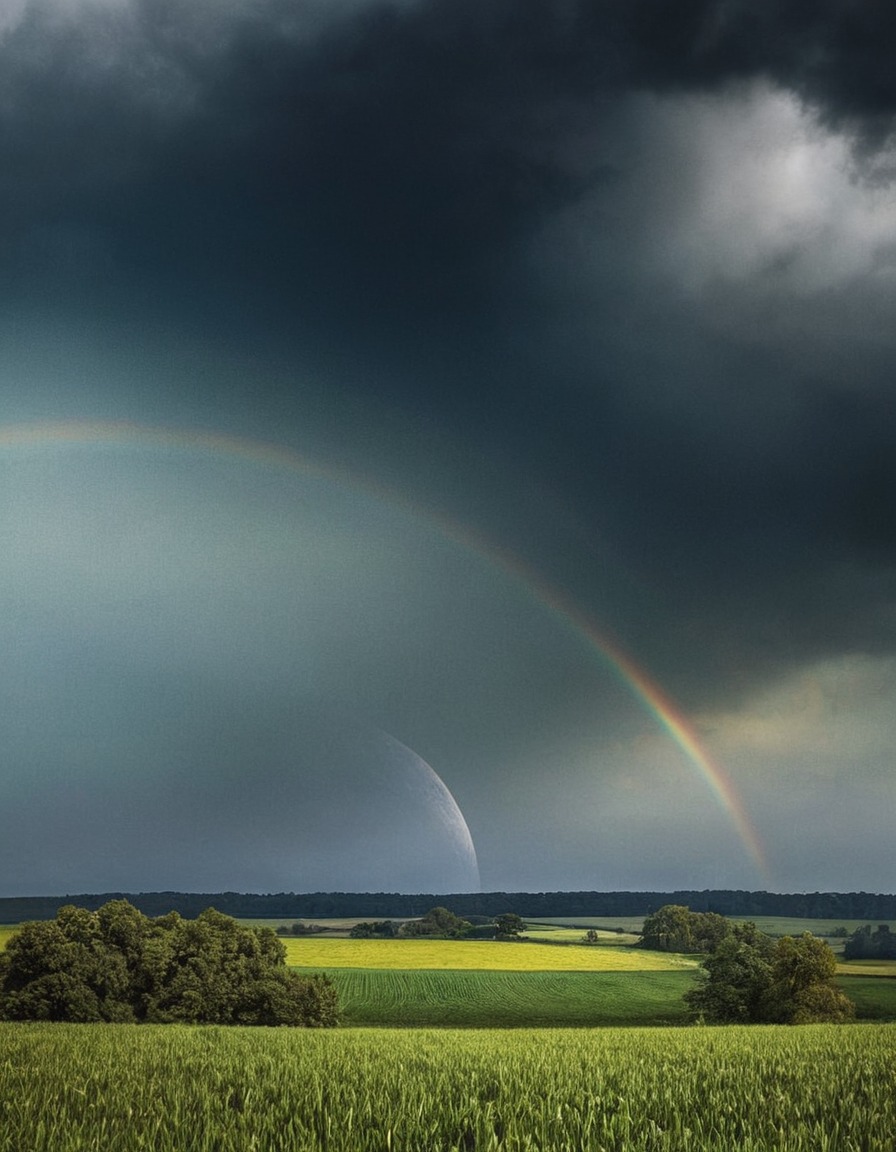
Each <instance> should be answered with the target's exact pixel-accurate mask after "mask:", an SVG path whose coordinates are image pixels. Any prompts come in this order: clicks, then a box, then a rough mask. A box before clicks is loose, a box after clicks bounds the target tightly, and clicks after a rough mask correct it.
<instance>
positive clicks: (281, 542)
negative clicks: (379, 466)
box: [0, 443, 479, 895]
mask: <svg viewBox="0 0 896 1152" xmlns="http://www.w3.org/2000/svg"><path fill="white" fill-rule="evenodd" d="M0 484H2V486H3V500H2V501H0V651H2V653H3V659H2V661H0V717H2V730H3V736H2V761H0V895H16V894H19V895H24V894H48V895H65V894H77V893H84V892H109V891H125V892H139V891H151V890H176V891H200V892H219V891H226V890H232V891H242V892H253V891H254V892H280V891H285V892H289V891H292V892H310V891H337V890H341V891H368V892H370V891H373V892H376V891H402V892H421V893H439V892H441V893H445V892H458V891H476V890H478V888H479V870H478V865H477V859H476V853H475V851H474V848H473V841H472V839H471V836H470V832H469V829H468V827H467V824H466V821H465V820H464V817H463V815H462V814H461V810H460V808H459V807H458V805H457V803H456V802H455V800H454V797H453V796H452V793H451V792H450V791H449V789H448V787H447V786H446V784H445V783H444V782H443V781H442V779H441V778H440V776H439V775H438V774H437V772H436V771H435V770H434V769H433V768H432V767H430V765H429V764H428V763H427V762H426V761H425V760H424V759H422V758H421V757H420V756H418V755H417V754H416V753H415V752H414V751H412V750H411V749H410V748H409V747H407V746H406V745H405V744H404V743H402V742H401V741H400V740H399V739H397V738H396V737H394V736H392V735H388V734H387V732H386V731H384V730H383V729H387V728H388V729H391V730H392V731H395V728H394V725H392V724H391V723H390V721H389V718H388V716H387V715H386V712H387V711H388V709H387V708H385V707H376V706H374V707H368V706H367V703H368V701H364V700H360V701H358V700H357V697H358V696H359V695H360V693H359V692H358V685H359V684H361V686H362V687H363V685H364V684H371V685H373V686H374V687H376V688H377V690H378V691H379V693H380V697H381V698H382V699H383V700H386V702H387V703H388V700H389V699H391V698H393V697H397V698H401V697H402V696H403V695H404V692H403V688H402V686H403V685H406V684H407V683H409V682H413V681H414V680H415V679H416V680H419V672H418V671H417V670H416V669H417V666H418V664H419V655H418V652H419V649H421V647H422V646H423V645H424V643H425V642H426V637H427V635H428V634H427V633H426V632H425V631H424V630H423V627H422V625H420V624H418V622H417V621H418V620H419V619H420V618H421V616H425V617H426V618H427V619H436V618H437V615H438V614H437V612H436V610H435V608H433V607H431V606H430V605H429V603H428V601H427V600H426V598H425V594H426V588H427V587H428V582H427V581H426V580H425V579H421V578H420V572H419V567H420V566H419V564H417V565H416V566H415V547H416V551H417V552H419V553H421V554H422V553H423V549H422V548H421V545H420V533H419V532H417V534H416V535H412V536H411V538H410V542H407V541H406V539H405V537H406V534H407V531H408V529H407V528H406V527H405V523H406V518H405V517H404V516H403V515H402V514H396V513H393V512H391V511H390V510H389V509H387V508H383V507H382V505H381V504H380V503H378V502H377V501H376V500H373V499H370V498H367V497H365V496H364V495H363V494H358V493H356V492H354V491H348V492H346V491H344V490H342V489H340V488H339V487H338V486H336V485H333V484H331V483H329V482H328V481H317V482H316V481H314V480H313V479H312V480H308V479H306V478H305V477H297V476H293V475H291V474H287V475H285V476H284V475H282V474H281V473H278V472H277V471H276V470H274V471H272V470H271V469H270V468H267V467H259V466H255V465H253V464H252V462H249V463H248V464H247V463H245V462H241V461H233V460H230V459H224V460H223V461H220V462H218V461H212V460H208V459H207V458H203V457H202V456H201V455H198V456H197V454H196V453H193V454H190V453H184V452H179V451H172V452H168V453H166V452H164V451H159V450H158V449H157V447H156V445H154V444H150V445H149V446H148V447H145V446H144V450H142V451H141V446H140V445H139V444H138V445H137V447H136V448H134V449H131V448H129V447H128V446H125V447H124V448H123V449H122V450H118V449H117V448H116V447H114V446H113V448H112V449H109V450H106V449H105V448H104V446H103V445H99V446H94V445H90V444H88V445H86V446H85V447H84V449H83V450H79V448H78V445H77V444H76V445H74V446H69V445H66V444H62V445H57V444H55V443H54V444H50V445H44V444H37V445H30V444H29V445H26V449H25V450H24V451H22V452H16V451H12V450H10V451H8V452H6V453H5V454H4V453H3V452H0ZM417 589H421V590H422V591H421V592H420V593H419V594H418V593H417V591H416V590H417ZM421 595H422V596H424V599H423V604H424V605H426V611H425V612H424V608H423V607H422V606H421V605H420V604H417V601H416V600H415V596H417V598H418V599H419V596H421ZM412 640H413V642H414V643H413V644H412V643H411V641H412ZM415 645H416V647H415ZM409 677H410V680H409V679H408V678H409ZM374 704H376V701H374ZM400 735H402V733H401V732H396V736H400ZM409 742H414V738H413V737H410V739H409Z"/></svg>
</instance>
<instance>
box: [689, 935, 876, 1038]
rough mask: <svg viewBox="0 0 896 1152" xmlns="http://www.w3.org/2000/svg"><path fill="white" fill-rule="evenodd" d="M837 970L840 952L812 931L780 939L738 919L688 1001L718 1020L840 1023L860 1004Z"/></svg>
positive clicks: (706, 962) (707, 960)
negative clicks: (846, 989)
mask: <svg viewBox="0 0 896 1152" xmlns="http://www.w3.org/2000/svg"><path fill="white" fill-rule="evenodd" d="M836 969H837V961H836V958H835V957H834V953H833V952H832V951H831V949H830V948H829V947H828V945H827V944H826V943H825V942H824V941H823V940H819V939H818V937H816V936H813V935H811V933H809V932H805V933H804V934H803V935H802V936H799V937H793V936H783V937H782V938H781V939H780V940H777V941H775V940H771V939H770V938H769V937H767V936H764V935H763V934H762V933H761V932H759V931H758V929H757V928H756V926H755V925H754V924H752V923H748V924H737V925H734V926H733V927H732V930H731V932H730V934H729V935H727V936H726V937H725V938H724V939H723V940H721V941H720V943H719V944H717V945H716V947H715V948H714V949H713V951H711V952H710V953H709V955H708V956H707V957H706V958H705V959H704V961H703V973H702V980H701V982H700V984H699V986H698V987H696V988H694V989H692V990H691V991H690V992H687V993H685V1001H686V1002H687V1004H688V1007H689V1008H690V1010H691V1012H692V1014H693V1015H694V1016H695V1017H697V1018H702V1019H704V1020H707V1021H710V1022H713V1023H721V1024H760V1023H771V1024H810V1023H820V1022H837V1023H839V1022H841V1021H844V1020H848V1019H850V1018H851V1017H852V1016H853V1015H854V1012H855V1008H854V1005H853V1003H852V1001H851V1000H849V999H848V998H847V997H846V996H844V994H843V993H842V992H841V991H840V990H839V988H837V987H836V986H835V984H834V973H835V972H836Z"/></svg>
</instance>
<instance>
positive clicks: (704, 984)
mask: <svg viewBox="0 0 896 1152" xmlns="http://www.w3.org/2000/svg"><path fill="white" fill-rule="evenodd" d="M772 949H773V945H772V942H771V940H768V939H767V938H763V942H762V943H760V941H759V940H758V939H753V940H749V939H744V938H742V937H741V938H739V937H738V936H736V935H734V934H732V935H731V936H729V937H727V938H726V939H725V940H723V941H722V942H721V943H720V944H719V945H718V947H717V948H716V949H715V951H714V952H711V953H710V954H709V955H708V956H707V957H706V959H705V960H704V961H703V978H702V980H701V983H700V984H699V985H698V986H697V987H696V988H694V989H692V990H691V991H690V992H686V993H685V997H684V999H685V1002H686V1003H687V1005H688V1007H689V1008H690V1009H691V1012H692V1013H693V1014H694V1015H695V1016H698V1017H702V1018H703V1019H705V1020H710V1021H713V1022H715V1023H720V1024H747V1023H750V1022H753V1021H757V1020H760V1019H762V1014H763V1005H764V1002H765V997H766V995H767V993H768V989H769V987H770V986H771V982H772V968H771V952H772Z"/></svg>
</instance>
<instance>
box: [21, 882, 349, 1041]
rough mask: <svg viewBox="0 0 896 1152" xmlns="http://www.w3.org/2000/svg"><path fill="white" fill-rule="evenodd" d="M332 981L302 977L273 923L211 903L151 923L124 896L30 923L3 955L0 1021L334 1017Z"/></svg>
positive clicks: (320, 1023) (312, 1020) (301, 1020)
mask: <svg viewBox="0 0 896 1152" xmlns="http://www.w3.org/2000/svg"><path fill="white" fill-rule="evenodd" d="M337 1016H338V1004H337V998H336V992H335V986H334V985H333V984H332V981H330V980H329V979H328V978H327V977H324V976H321V977H307V976H299V975H298V974H297V973H295V972H292V971H290V970H289V969H288V968H287V967H286V949H285V948H284V946H283V944H282V942H281V941H280V940H279V939H278V938H277V935H276V933H275V932H274V931H272V929H270V928H261V929H252V928H246V927H244V926H242V925H240V924H238V923H237V921H236V920H232V919H231V918H230V917H229V916H224V915H222V914H221V913H220V912H216V911H215V910H214V909H211V908H209V909H207V910H206V911H205V912H202V913H201V914H200V915H199V916H198V917H197V919H196V920H183V919H181V917H180V916H179V915H178V914H177V913H170V914H169V915H167V916H163V917H160V918H158V919H156V920H149V919H147V918H146V917H145V916H143V915H142V913H140V912H139V911H138V910H137V909H136V908H134V907H133V906H132V905H130V904H129V903H128V902H127V901H124V900H116V901H110V902H109V903H108V904H105V905H103V907H102V908H100V909H98V910H97V911H96V912H88V911H87V910H86V909H83V908H75V907H73V906H66V907H65V908H61V909H60V910H59V912H58V914H57V917H56V920H54V921H48V922H47V921H45V922H36V923H30V924H25V925H23V926H22V928H21V929H20V930H19V931H18V932H16V933H15V934H14V935H13V936H12V937H11V938H10V940H9V942H8V944H7V948H6V951H5V953H3V954H2V956H0V1019H8V1020H72V1021H80V1022H90V1021H101V1020H104V1021H134V1020H136V1021H143V1020H146V1021H154V1022H169V1021H183V1022H190V1023H217V1024H293V1025H307V1026H311V1027H327V1026H332V1025H333V1024H335V1023H336V1021H337Z"/></svg>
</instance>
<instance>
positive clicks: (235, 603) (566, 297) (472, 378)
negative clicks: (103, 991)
mask: <svg viewBox="0 0 896 1152" xmlns="http://www.w3.org/2000/svg"><path fill="white" fill-rule="evenodd" d="M894 48H896V9H894V8H893V7H892V5H890V4H888V3H885V2H884V0H813V2H812V3H805V2H803V0H781V2H780V3H776V4H758V3H756V2H755V0H587V2H586V0H392V2H383V3H380V2H377V0H189V2H183V0H0V484H2V487H0V538H2V552H0V598H2V599H0V640H2V652H3V660H2V664H0V708H2V718H3V731H4V738H3V739H4V748H3V751H2V756H0V894H26V893H65V892H79V891H86V890H91V891H104V890H115V889H123V890H131V891H136V890H149V889H157V888H176V889H184V890H189V889H197V888H203V889H217V888H223V887H226V888H230V889H237V890H261V891H270V890H281V889H284V890H293V891H296V892H301V891H306V890H309V889H316V888H330V887H332V888H337V887H338V888H358V889H369V888H373V889H379V888H382V887H387V888H396V889H397V888H401V889H403V890H406V891H414V890H419V889H420V888H424V889H426V890H434V889H437V888H438V887H440V886H441V888H442V890H450V889H452V888H455V887H456V886H458V885H459V884H461V883H464V884H469V886H471V887H472V886H475V883H476V861H475V860H471V858H470V857H469V854H468V855H467V856H464V853H466V852H467V850H468V840H467V839H465V837H466V829H465V828H464V827H463V823H464V820H465V822H466V827H467V828H468V830H469V834H470V836H471V837H472V844H473V845H474V846H475V853H476V857H477V858H478V876H479V878H480V880H481V884H482V887H483V888H484V889H488V890H491V889H501V888H504V889H517V890H519V889H530V890H547V889H581V888H588V889H592V888H594V889H625V888H631V889H635V888H656V889H667V890H668V889H674V888H680V887H695V888H706V887H733V888H761V887H767V888H771V889H776V890H781V891H796V890H808V891H814V890H853V889H866V890H871V891H892V889H893V862H894V848H893V843H894V840H893V827H894V821H896V781H894V762H893V749H894V746H896V707H894V701H896V384H894V381H896V186H894V178H896V148H894V136H893V130H894V113H896V78H894V77H896V73H894V69H893V52H894ZM116 422H118V423H119V424H120V422H129V423H130V424H132V425H134V426H136V427H135V428H134V429H133V430H132V431H131V432H128V433H127V434H123V433H121V432H120V431H119V432H114V431H113V430H112V429H111V426H112V425H113V424H115V423H116ZM76 424H77V425H79V426H81V432H80V433H77V432H76V431H75V430H74V426H75V425H76ZM60 425H62V426H65V427H64V428H60ZM172 434H174V435H172ZM227 438H229V439H227ZM261 446H268V447H274V448H276V449H279V450H281V451H280V454H279V455H277V454H276V453H273V454H272V453H270V452H267V454H266V452H265V448H264V447H261ZM608 646H612V647H608ZM602 647H603V649H604V651H603V654H602V652H601V648H602ZM614 654H615V655H616V656H617V657H618V656H620V654H624V659H625V660H626V661H628V662H629V663H627V664H625V668H627V669H628V671H629V672H630V673H631V671H632V669H638V676H639V677H640V680H639V683H640V684H641V689H642V691H641V692H640V693H639V691H638V690H637V687H636V686H633V685H632V684H631V683H627V682H626V675H625V674H624V671H623V670H620V668H619V667H618V666H617V667H615V668H614V663H613V656H614ZM617 663H618V662H617ZM630 679H631V677H629V680H630ZM645 686H647V687H646V688H645ZM645 691H646V693H647V695H648V696H651V697H652V699H653V700H654V703H656V701H657V700H659V699H660V696H659V695H658V694H659V693H661V694H662V698H663V699H664V700H665V701H666V703H665V704H663V705H662V709H664V710H665V715H666V720H667V723H666V724H664V723H663V722H662V717H661V716H658V715H657V713H656V711H655V709H652V708H651V707H650V706H649V702H648V701H647V700H645V698H644V692H645ZM321 707H325V709H326V714H327V716H328V717H330V719H328V720H327V721H326V723H328V724H331V725H332V726H333V727H332V731H333V733H334V736H333V741H331V742H330V745H329V746H338V747H339V748H342V752H343V753H344V760H343V762H340V763H339V765H338V766H337V767H335V768H334V769H333V781H334V782H333V786H332V788H331V789H329V791H328V790H327V789H326V788H323V787H322V786H319V779H320V773H319V772H318V774H317V776H316V777H315V779H317V780H318V785H315V786H314V788H312V787H311V785H310V784H309V780H310V779H311V778H312V776H314V773H315V771H317V768H316V767H315V765H317V767H319V764H318V761H317V760H315V756H316V755H317V752H315V749H317V750H318V751H319V749H320V748H321V747H322V746H323V744H326V743H327V742H326V740H324V738H323V737H322V736H321V728H320V726H319V724H320V722H319V721H318V720H317V719H315V720H314V722H313V723H311V722H310V721H308V716H309V715H311V714H312V711H313V715H314V716H315V717H318V715H319V713H318V711H317V709H319V708H321ZM662 709H661V710H662ZM337 715H338V716H339V717H341V719H339V720H336V719H333V717H335V716H337ZM673 718H674V719H675V721H676V723H677V724H678V725H679V729H678V731H679V736H681V733H682V732H686V733H688V734H689V735H690V736H691V737H693V741H691V743H690V745H689V742H688V740H687V739H678V740H676V738H675V732H674V731H670V723H671V721H672V719H673ZM343 726H348V727H351V730H352V731H355V730H356V729H357V730H358V731H363V732H365V733H367V736H366V737H365V738H364V739H362V740H361V741H360V743H358V742H355V741H346V740H345V739H344V731H345V730H347V729H346V728H345V727H343ZM673 727H674V725H673ZM337 733H338V735H337ZM365 740H367V742H368V745H369V747H371V748H375V752H372V753H371V755H370V757H366V754H364V753H363V752H358V751H357V749H358V747H361V748H363V747H365ZM322 741H323V744H322ZM349 745H351V749H353V751H351V752H350V751H348V749H349ZM689 747H690V751H689ZM389 749H391V750H392V753H394V754H395V756H396V757H397V759H396V765H397V767H396V768H395V773H396V774H397V775H396V779H397V778H398V777H402V779H404V778H405V777H404V776H402V774H405V776H406V775H407V773H410V774H411V775H413V773H414V772H418V775H419V773H423V774H424V775H425V765H426V764H428V765H430V766H431V767H432V769H433V770H434V771H435V772H436V773H437V774H438V776H439V777H440V778H441V780H442V781H443V782H444V785H445V788H446V789H448V790H449V791H450V796H449V795H448V794H447V793H445V792H444V791H441V792H438V794H437V790H435V789H436V786H435V784H434V783H433V779H432V778H431V777H428V776H427V777H426V782H425V786H424V784H423V783H420V785H419V787H418V786H417V785H415V784H409V785H407V786H405V785H402V786H401V787H400V788H399V792H398V793H395V792H394V789H393V791H392V792H390V791H389V789H390V788H392V786H393V785H394V783H395V781H394V780H393V781H392V782H391V783H388V784H384V783H383V780H384V779H385V777H383V775H382V773H383V772H387V769H386V768H384V767H383V764H384V760H388V757H389V755H390V754H391V753H389V752H388V750H389ZM384 750H385V751H384ZM346 757H347V758H348V759H345V758H346ZM352 757H354V759H352ZM417 757H419V758H420V760H419V761H418V760H417ZM312 761H313V762H314V763H312ZM415 765H416V767H415ZM387 774H388V773H387ZM408 778H409V777H408ZM377 781H379V782H377ZM420 781H423V776H422V775H421V776H420ZM315 789H316V791H315ZM402 789H403V791H402ZM386 794H388V795H389V796H390V797H392V799H390V800H389V803H388V804H385V803H384V802H383V796H384V795H386ZM452 796H453V798H454V801H455V802H456V805H457V809H455V808H454V807H452V805H451V803H450V800H451V797H452ZM725 796H727V800H726V799H725ZM387 809H388V811H389V813H390V817H389V818H386V815H385V813H386V810H387ZM458 809H459V811H458ZM437 812H440V813H441V817H439V819H441V821H442V824H443V826H444V828H443V832H442V833H441V834H439V835H436V834H435V833H432V834H431V835H430V834H428V835H427V836H425V837H420V836H417V837H416V838H411V837H410V836H408V838H407V839H405V841H404V847H403V848H401V847H400V844H401V841H402V829H408V828H410V827H412V826H413V827H418V826H419V827H422V826H424V825H425V824H426V821H427V820H430V819H435V815H434V814H436V813H437ZM338 813H343V814H345V819H344V820H339V819H336V818H335V816H334V814H338ZM365 813H367V814H368V815H369V819H368V820H367V821H365V820H364V819H362V817H363V815H364V814H365ZM460 813H462V816H460ZM393 817H394V818H393ZM327 821H331V824H326V822H327ZM323 824H326V826H327V827H331V826H332V828H333V833H332V837H330V838H329V839H328V843H327V851H326V852H324V850H323V848H322V847H321V837H320V835H319V833H317V834H315V833H314V832H312V831H311V828H312V827H314V828H318V829H319V827H321V826H322V825H323ZM751 841H752V845H751ZM334 844H335V845H336V846H337V847H338V848H339V851H338V852H333V851H332V848H333V845H334ZM359 844H360V845H361V849H362V850H360V851H359ZM409 844H412V845H413V851H410V850H408V845H409ZM757 850H758V853H759V855H760V856H761V859H757V858H756V856H757ZM458 853H460V857H459V856H458ZM461 857H462V858H463V859H462V861H461V864H460V865H459V864H458V859H460V858H461ZM325 860H326V861H329V863H326V862H323V863H322V861H325ZM338 860H341V861H343V864H344V866H343V864H338V863H337V862H336V861H338ZM459 867H460V869H461V871H460V872H458V868H459ZM464 869H466V871H464Z"/></svg>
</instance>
